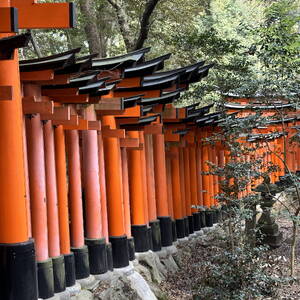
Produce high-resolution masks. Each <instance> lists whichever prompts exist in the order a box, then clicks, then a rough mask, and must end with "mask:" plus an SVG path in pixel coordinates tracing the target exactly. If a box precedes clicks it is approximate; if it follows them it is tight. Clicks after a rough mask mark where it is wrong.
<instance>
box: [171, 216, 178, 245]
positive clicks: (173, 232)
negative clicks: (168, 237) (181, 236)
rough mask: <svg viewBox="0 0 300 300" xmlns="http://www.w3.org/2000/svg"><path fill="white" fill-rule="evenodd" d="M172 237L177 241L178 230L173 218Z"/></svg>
mask: <svg viewBox="0 0 300 300" xmlns="http://www.w3.org/2000/svg"><path fill="white" fill-rule="evenodd" d="M172 237H173V242H176V241H177V231H176V222H175V220H172Z"/></svg>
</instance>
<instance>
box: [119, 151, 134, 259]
mask: <svg viewBox="0 0 300 300" xmlns="http://www.w3.org/2000/svg"><path fill="white" fill-rule="evenodd" d="M121 158H122V159H121V160H122V187H123V202H124V227H125V233H126V236H127V237H128V251H129V260H130V261H132V260H134V259H135V245H134V238H133V237H132V234H131V212H130V193H129V177H128V156H127V149H126V148H125V147H123V148H121Z"/></svg>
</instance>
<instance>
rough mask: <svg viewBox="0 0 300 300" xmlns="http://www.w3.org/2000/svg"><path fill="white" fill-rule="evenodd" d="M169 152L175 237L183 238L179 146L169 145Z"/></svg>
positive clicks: (183, 222)
mask: <svg viewBox="0 0 300 300" xmlns="http://www.w3.org/2000/svg"><path fill="white" fill-rule="evenodd" d="M170 146H171V147H170V154H171V179H172V191H173V210H174V220H175V223H176V235H177V238H179V239H183V238H184V237H185V221H184V215H183V211H182V206H183V205H182V198H181V194H182V193H181V188H184V187H182V186H181V180H180V154H179V147H178V146H175V145H170Z"/></svg>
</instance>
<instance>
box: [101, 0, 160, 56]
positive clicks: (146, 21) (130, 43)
mask: <svg viewBox="0 0 300 300" xmlns="http://www.w3.org/2000/svg"><path fill="white" fill-rule="evenodd" d="M107 1H108V2H109V3H110V4H111V6H112V7H113V8H114V10H115V12H116V14H117V19H118V24H119V28H120V31H121V34H122V37H123V40H124V43H125V46H126V49H127V51H128V52H130V51H133V50H138V49H140V48H142V47H143V46H144V43H145V41H146V40H147V39H148V34H149V30H150V17H151V15H152V14H153V12H154V10H155V8H156V6H157V4H158V2H159V1H160V0H147V2H146V5H145V9H144V12H143V15H142V18H141V22H140V30H139V35H138V37H137V38H135V37H134V36H133V33H132V32H131V29H130V25H129V20H128V14H127V12H126V8H125V7H126V5H125V3H124V1H123V0H107Z"/></svg>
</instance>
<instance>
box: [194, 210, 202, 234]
mask: <svg viewBox="0 0 300 300" xmlns="http://www.w3.org/2000/svg"><path fill="white" fill-rule="evenodd" d="M193 218H194V231H199V230H200V229H201V221H200V212H196V213H193Z"/></svg>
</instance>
